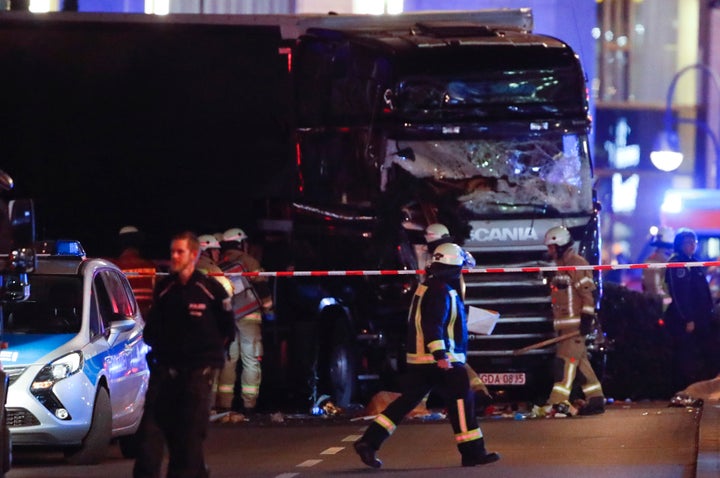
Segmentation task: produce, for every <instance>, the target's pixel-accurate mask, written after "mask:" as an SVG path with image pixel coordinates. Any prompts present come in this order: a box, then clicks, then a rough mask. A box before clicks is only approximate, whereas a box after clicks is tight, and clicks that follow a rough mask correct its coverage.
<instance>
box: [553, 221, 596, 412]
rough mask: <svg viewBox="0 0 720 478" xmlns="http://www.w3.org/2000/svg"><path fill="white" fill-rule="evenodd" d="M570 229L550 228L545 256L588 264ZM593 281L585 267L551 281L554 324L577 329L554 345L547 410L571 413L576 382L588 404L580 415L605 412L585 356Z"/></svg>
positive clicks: (558, 327) (562, 330) (566, 329)
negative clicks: (550, 390) (551, 379)
mask: <svg viewBox="0 0 720 478" xmlns="http://www.w3.org/2000/svg"><path fill="white" fill-rule="evenodd" d="M573 244H574V241H573V238H572V235H571V234H570V231H569V230H568V229H567V228H565V227H564V226H555V227H551V228H550V229H549V230H548V231H547V233H546V234H545V245H546V246H547V249H548V255H549V256H550V259H552V260H553V261H554V262H555V264H556V265H557V266H560V267H564V266H587V265H588V262H587V261H586V260H585V259H584V258H583V257H581V256H580V255H578V254H577V253H576V252H575V251H574V250H573V248H572V246H573ZM594 290H595V281H594V280H593V277H592V273H591V272H590V271H588V270H568V271H562V272H561V271H558V272H556V273H555V275H554V276H553V278H552V281H551V283H550V294H551V301H552V311H553V326H554V328H555V330H556V331H557V332H558V333H559V334H569V333H572V332H579V335H577V336H574V337H570V338H568V339H566V340H563V341H561V342H559V343H558V344H557V348H556V350H555V380H556V381H555V384H554V385H553V388H552V392H551V393H550V397H549V398H548V402H547V405H546V408H547V410H546V411H547V412H549V413H553V412H554V413H563V414H568V413H570V412H571V408H570V393H571V391H572V388H573V384H574V383H575V382H576V381H577V382H578V383H579V385H580V386H581V387H582V392H583V394H584V395H585V399H586V400H587V403H586V404H585V405H584V406H583V407H581V408H580V410H579V414H581V415H594V414H598V413H604V412H605V396H604V394H603V389H602V385H601V384H600V381H599V380H598V378H597V376H596V375H595V371H594V370H593V368H592V365H591V364H590V360H589V358H588V353H587V346H586V344H585V336H586V335H588V334H590V333H591V332H592V325H593V321H594V320H595V297H594V295H593V291H594Z"/></svg>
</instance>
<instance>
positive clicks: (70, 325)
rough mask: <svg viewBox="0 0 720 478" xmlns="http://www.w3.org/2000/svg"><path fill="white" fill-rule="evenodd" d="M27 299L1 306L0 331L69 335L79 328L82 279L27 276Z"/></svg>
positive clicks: (5, 332) (6, 332) (7, 332)
mask: <svg viewBox="0 0 720 478" xmlns="http://www.w3.org/2000/svg"><path fill="white" fill-rule="evenodd" d="M29 278H30V298H29V299H28V300H26V301H24V302H13V303H9V304H5V305H4V306H3V318H4V334H71V333H77V332H79V331H80V325H81V323H82V322H81V318H82V278H80V277H72V276H53V275H30V277H29Z"/></svg>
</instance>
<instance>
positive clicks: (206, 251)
mask: <svg viewBox="0 0 720 478" xmlns="http://www.w3.org/2000/svg"><path fill="white" fill-rule="evenodd" d="M198 242H199V246H200V255H199V257H198V262H197V265H196V269H197V270H198V271H200V272H202V273H203V274H205V275H209V276H210V277H212V278H213V279H215V280H216V281H218V282H219V283H220V284H221V285H222V286H223V289H225V292H227V293H228V296H230V297H232V295H233V293H234V287H233V284H232V282H230V280H229V279H228V278H227V277H225V276H224V274H223V271H222V269H221V268H220V266H218V264H217V261H218V260H219V258H220V242H219V241H218V240H217V239H216V238H215V236H214V235H212V234H203V235H201V236H198ZM236 348H237V344H236V343H235V341H233V342H231V343H229V344H228V347H227V350H226V351H225V355H226V361H225V366H227V363H228V362H229V361H230V357H231V356H232V354H233V350H234V349H236ZM224 369H225V367H223V368H222V369H219V370H218V371H216V372H215V375H214V376H213V383H212V391H211V395H210V408H211V410H213V412H215V413H218V412H226V411H230V407H231V405H232V404H231V402H232V396H233V395H232V384H231V386H230V392H229V398H228V392H227V390H226V387H224V386H223V384H222V378H223V370H224Z"/></svg>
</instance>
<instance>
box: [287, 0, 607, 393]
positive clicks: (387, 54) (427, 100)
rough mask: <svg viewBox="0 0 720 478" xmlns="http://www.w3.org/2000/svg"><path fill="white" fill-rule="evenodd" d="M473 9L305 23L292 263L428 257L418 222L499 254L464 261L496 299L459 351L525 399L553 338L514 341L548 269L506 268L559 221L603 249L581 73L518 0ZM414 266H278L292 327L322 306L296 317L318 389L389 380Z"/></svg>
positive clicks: (400, 354)
mask: <svg viewBox="0 0 720 478" xmlns="http://www.w3.org/2000/svg"><path fill="white" fill-rule="evenodd" d="M477 13H478V16H477V17H473V16H470V15H465V16H463V15H459V14H458V15H456V16H455V17H453V18H452V20H448V18H443V19H437V18H433V17H432V16H428V17H422V16H418V15H415V16H411V15H408V16H403V15H400V16H399V17H398V18H397V19H395V20H392V21H388V22H385V23H383V22H377V23H367V22H364V23H363V22H360V23H356V24H353V23H352V22H345V23H342V22H340V21H338V26H331V25H323V26H320V27H314V28H308V29H307V31H306V32H305V34H304V35H302V36H301V37H300V38H299V40H298V41H297V43H296V44H295V46H294V47H293V50H292V78H293V84H294V94H295V101H296V107H295V112H296V122H297V124H296V126H297V128H296V136H295V139H296V147H295V150H296V154H297V157H296V162H297V173H298V175H297V185H296V186H297V189H296V196H295V199H294V201H293V202H292V204H290V205H289V207H288V208H286V209H285V210H284V214H285V218H286V219H289V221H288V222H289V223H290V224H291V226H290V229H292V232H291V233H290V236H291V238H292V239H291V243H292V249H293V250H294V254H293V260H292V266H293V267H294V268H295V269H296V270H376V269H380V270H382V269H401V270H402V269H405V270H416V269H424V268H425V265H426V264H425V263H424V260H423V259H422V254H421V253H418V251H422V247H423V246H422V243H423V235H422V232H423V230H424V228H425V227H426V226H427V225H428V224H431V223H434V222H441V223H443V224H445V225H446V226H448V228H449V230H450V232H451V234H452V235H453V236H454V237H455V239H456V242H458V243H461V244H462V243H464V248H465V249H466V250H468V251H469V252H471V253H472V254H473V255H474V257H475V259H476V261H477V265H478V267H483V268H497V269H498V272H496V273H495V272H493V273H469V274H466V276H465V281H466V285H467V291H466V304H467V305H469V306H475V307H480V308H485V309H490V310H493V311H497V312H499V313H500V319H499V322H498V324H497V326H496V328H495V331H494V332H493V333H492V334H491V335H480V334H472V335H471V342H470V351H469V354H468V355H469V363H470V364H471V365H472V366H473V367H474V368H475V370H476V371H478V372H479V373H480V374H481V376H482V377H483V379H484V380H485V381H486V383H487V384H488V385H491V386H495V390H496V393H499V394H502V393H507V392H508V391H510V390H513V389H514V390H519V389H520V388H522V389H524V390H526V391H527V390H530V394H531V396H532V397H533V398H534V397H536V396H537V397H539V396H541V395H542V394H547V393H548V392H549V389H550V387H551V384H552V381H553V380H552V372H551V364H552V360H551V359H552V355H553V350H552V349H540V350H535V351H533V352H531V353H529V354H526V355H523V356H516V355H514V354H513V351H514V350H516V349H519V348H522V347H525V346H527V345H528V344H532V343H535V342H540V341H542V340H544V339H547V338H550V337H552V336H553V335H554V332H553V327H552V313H551V304H550V294H549V285H548V276H547V274H545V273H541V272H538V273H506V272H504V271H501V270H500V269H502V268H508V267H521V266H522V267H525V266H548V265H551V263H550V262H549V261H548V260H547V259H546V257H545V252H546V247H545V246H544V244H543V237H544V234H545V231H546V230H547V229H549V228H550V227H552V226H555V225H564V226H566V227H568V228H569V230H570V231H571V232H572V234H573V236H574V238H575V240H576V241H577V242H578V243H579V249H580V253H581V254H582V255H584V256H585V257H586V258H587V259H588V261H589V262H590V263H591V264H597V263H598V261H599V227H598V208H599V206H598V205H597V204H596V202H595V200H594V192H593V188H592V186H593V185H592V175H593V171H592V163H591V158H590V146H589V142H588V133H589V129H590V120H589V116H588V102H587V89H586V79H585V75H584V72H583V70H582V67H581V63H580V61H579V59H578V57H577V56H576V54H575V53H574V52H573V51H572V49H571V48H570V47H569V46H568V45H567V44H565V43H564V42H562V41H560V40H558V39H555V38H551V37H547V36H542V35H536V34H533V33H531V29H532V17H531V14H530V12H529V10H525V9H523V10H517V11H515V10H513V11H505V10H503V11H496V12H493V11H486V12H477ZM418 280H422V278H421V277H418V276H416V275H414V274H412V275H395V276H389V275H388V276H381V277H376V276H373V277H363V276H358V277H345V278H333V277H329V278H328V277H326V278H316V279H312V280H305V279H298V278H292V279H283V278H281V279H277V282H278V285H279V289H278V290H286V288H290V289H291V290H293V291H294V292H293V293H294V294H295V295H296V296H295V300H292V301H288V300H286V301H285V302H286V303H292V304H294V305H293V307H287V308H286V310H284V311H282V310H279V311H278V312H279V317H282V313H283V312H284V313H286V314H287V313H289V314H291V315H293V316H294V320H293V323H294V324H295V325H294V327H295V331H296V332H297V331H298V330H297V327H300V326H299V325H298V324H301V323H303V320H302V319H303V318H305V319H307V318H308V317H315V318H317V317H319V318H318V320H317V321H314V322H305V323H306V324H307V325H306V326H307V327H308V330H306V331H305V333H300V334H295V336H296V337H312V340H311V341H310V342H313V343H314V344H315V345H312V346H309V345H308V347H312V349H310V350H309V352H310V354H309V355H308V356H309V357H311V359H307V360H309V361H310V362H311V363H307V364H305V366H306V367H307V366H310V367H313V373H312V374H311V378H310V382H309V384H310V388H311V392H310V393H311V397H312V398H313V399H314V400H315V401H316V402H317V401H318V399H320V398H321V397H322V396H323V394H327V395H330V396H332V397H333V398H334V399H335V400H336V401H337V402H338V403H340V404H341V405H345V404H347V403H349V401H350V400H351V398H352V397H353V396H354V395H355V394H356V393H357V392H358V391H363V390H372V389H373V388H374V389H377V388H378V386H382V387H385V386H392V385H389V383H388V380H391V379H392V376H393V373H394V372H395V371H398V370H400V369H402V367H403V360H404V350H403V340H404V338H405V324H406V320H407V316H406V314H407V306H408V304H409V300H410V298H411V295H412V292H413V289H414V286H415V285H416V284H417V281H418ZM291 283H292V285H290V284H291ZM276 303H278V304H280V305H279V307H280V308H281V309H282V303H283V299H282V297H278V300H277V302H276ZM298 303H305V304H309V305H308V306H307V308H306V309H305V310H302V311H301V310H300V308H298V307H297V306H296V304H298ZM289 309H292V310H289ZM310 324H312V325H310ZM299 342H303V343H306V342H305V341H302V340H299ZM296 365H299V364H298V363H296ZM300 376H304V375H303V374H301V375H300ZM373 379H380V382H379V385H378V382H377V381H374V380H373ZM363 384H374V385H368V386H367V387H363ZM358 387H360V388H358ZM513 387H514V388H513ZM526 396H527V394H526Z"/></svg>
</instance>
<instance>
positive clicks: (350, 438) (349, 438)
mask: <svg viewBox="0 0 720 478" xmlns="http://www.w3.org/2000/svg"><path fill="white" fill-rule="evenodd" d="M361 436H362V435H348V436H346V437H345V438H343V439H342V441H351V442H356V441H358V440H359V439H360V437H361Z"/></svg>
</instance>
